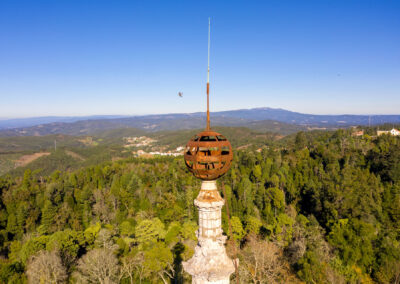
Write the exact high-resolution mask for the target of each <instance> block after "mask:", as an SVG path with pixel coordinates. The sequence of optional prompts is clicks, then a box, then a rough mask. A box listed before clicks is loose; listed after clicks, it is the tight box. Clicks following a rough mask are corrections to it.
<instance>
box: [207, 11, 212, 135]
mask: <svg viewBox="0 0 400 284" xmlns="http://www.w3.org/2000/svg"><path fill="white" fill-rule="evenodd" d="M210 33H211V20H210V18H208V68H207V128H206V130H207V131H209V130H210Z"/></svg>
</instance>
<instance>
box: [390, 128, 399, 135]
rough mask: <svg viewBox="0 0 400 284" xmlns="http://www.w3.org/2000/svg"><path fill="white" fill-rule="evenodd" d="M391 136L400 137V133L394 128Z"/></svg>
mask: <svg viewBox="0 0 400 284" xmlns="http://www.w3.org/2000/svg"><path fill="white" fill-rule="evenodd" d="M390 134H391V135H393V136H399V135H400V131H399V130H397V129H394V128H393V129H392V130H390Z"/></svg>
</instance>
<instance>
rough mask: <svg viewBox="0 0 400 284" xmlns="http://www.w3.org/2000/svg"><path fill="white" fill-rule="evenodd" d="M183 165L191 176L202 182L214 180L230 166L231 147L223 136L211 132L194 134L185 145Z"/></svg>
mask: <svg viewBox="0 0 400 284" xmlns="http://www.w3.org/2000/svg"><path fill="white" fill-rule="evenodd" d="M184 158H185V164H186V166H187V168H188V169H189V171H190V172H191V173H193V175H194V176H195V177H197V178H199V179H202V180H215V179H217V178H219V177H221V176H223V175H224V174H225V173H226V172H227V171H228V170H229V167H230V166H231V162H232V158H233V153H232V146H231V143H230V142H229V141H228V139H226V138H225V136H223V135H221V134H220V133H218V132H215V131H212V130H208V131H207V130H206V131H203V132H200V133H198V134H196V135H195V136H194V137H193V138H192V139H190V140H189V142H188V143H187V144H186V148H185V155H184Z"/></svg>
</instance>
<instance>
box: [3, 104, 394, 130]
mask: <svg viewBox="0 0 400 284" xmlns="http://www.w3.org/2000/svg"><path fill="white" fill-rule="evenodd" d="M52 119H53V120H54V119H55V118H52ZM69 119H70V120H72V119H73V118H69ZM34 121H36V122H39V121H40V119H39V118H35V119H34V120H33V121H31V122H30V123H34ZM211 122H212V125H214V126H241V127H248V128H251V129H254V130H257V131H264V132H277V133H281V134H290V133H293V132H296V131H299V130H307V129H310V128H311V129H312V128H339V127H348V126H353V125H368V124H371V125H376V124H383V123H400V115H374V116H368V115H312V114H302V113H298V112H292V111H288V110H284V109H274V108H254V109H240V110H232V111H221V112H213V113H212V114H211ZM21 123H22V122H21ZM24 123H28V122H27V121H25V122H24ZM1 125H2V126H1ZM12 125H15V124H13V123H11V124H8V125H7V124H6V123H5V121H1V123H0V126H1V127H3V130H0V137H7V136H42V135H51V134H66V135H93V134H96V133H98V132H102V131H104V130H111V129H120V128H137V129H141V130H144V131H146V132H157V131H164V130H181V129H196V128H202V127H204V125H205V113H203V112H197V113H178V114H160V115H145V116H131V117H117V118H115V117H111V118H105V117H100V118H96V117H91V118H90V119H87V117H83V118H74V120H73V121H72V122H65V121H63V120H61V121H58V122H51V123H42V124H38V125H35V126H29V127H17V128H10V127H12ZM4 128H7V129H4Z"/></svg>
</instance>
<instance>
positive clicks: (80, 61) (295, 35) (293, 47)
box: [0, 0, 400, 118]
mask: <svg viewBox="0 0 400 284" xmlns="http://www.w3.org/2000/svg"><path fill="white" fill-rule="evenodd" d="M399 15H400V1H378V0H375V1H368V0H360V1H353V0H343V1H339V0H335V1H333V0H331V1H328V0H320V1H311V0H307V1H306V0H304V1H299V0H296V1H285V0H270V1H203V0H202V1H152V0H146V1H111V0H110V1H99V0H96V1H94V0H91V1H86V0H79V1H74V0H68V1H67V0H65V1H62V0H58V1H38V0H36V1H18V0H12V1H11V0H10V1H8V0H1V1H0V118H5V117H9V118H11V117H30V116H47V115H74V116H75V115H92V114H124V115H126V114H150V113H172V112H195V111H203V110H204V109H205V102H206V101H205V89H206V88H205V87H206V75H207V74H206V70H207V29H208V27H207V25H208V17H211V21H212V23H211V24H212V30H211V111H212V110H230V109H238V108H252V107H274V108H284V109H288V110H292V111H298V112H305V113H315V114H343V113H353V114H399V113H400V32H399V31H400V16H399ZM179 91H181V92H183V98H180V97H179V96H178V92H179Z"/></svg>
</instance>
